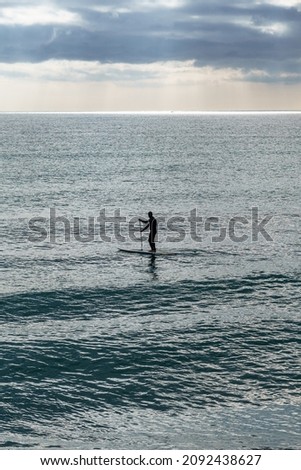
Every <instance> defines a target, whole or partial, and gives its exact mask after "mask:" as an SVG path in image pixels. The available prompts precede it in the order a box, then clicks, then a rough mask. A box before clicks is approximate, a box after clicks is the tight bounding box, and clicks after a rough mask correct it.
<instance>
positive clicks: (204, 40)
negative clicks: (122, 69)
mask: <svg viewBox="0 0 301 470" xmlns="http://www.w3.org/2000/svg"><path fill="white" fill-rule="evenodd" d="M13 3H14V4H15V5H19V6H23V7H24V6H28V4H29V2H27V1H26V2H25V1H24V2H22V1H19V2H10V3H8V2H0V7H4V6H5V5H6V6H8V5H9V6H10V7H12V6H13ZM31 3H35V2H31ZM41 3H42V4H43V2H36V5H41ZM54 3H55V2H53V5H54ZM56 4H57V8H61V9H62V8H64V9H68V10H69V11H71V12H73V13H76V14H78V15H80V17H81V18H82V23H81V24H80V25H77V26H75V25H72V24H69V25H68V24H65V25H57V24H52V25H51V24H49V25H33V26H22V25H0V61H1V62H9V63H12V62H19V61H28V62H39V61H44V60H48V59H53V58H55V59H73V60H75V59H76V60H87V61H90V60H98V61H102V62H113V63H114V62H127V63H131V64H134V63H150V62H154V61H162V60H164V61H165V60H195V61H196V64H197V65H199V66H205V65H210V66H213V67H232V68H242V69H244V70H245V71H246V72H247V71H248V70H254V69H261V70H264V71H266V73H267V75H266V76H267V77H268V78H266V80H271V79H273V76H274V77H279V76H280V75H281V74H282V75H283V74H289V73H291V74H296V75H297V74H300V75H301V70H300V64H301V62H300V59H301V27H300V26H301V13H300V11H298V10H297V8H285V7H281V6H276V5H271V4H258V3H256V2H255V1H253V0H245V1H235V0H229V1H228V2H224V1H223V0H220V1H217V0H211V1H210V0H207V1H201V0H200V1H198V0H193V1H192V0H187V1H186V2H183V3H182V5H181V6H179V7H175V8H165V7H164V6H162V4H161V6H160V3H159V4H158V6H157V7H156V6H155V5H156V4H153V6H152V7H151V8H147V7H145V8H144V3H143V2H139V1H138V0H136V1H135V0H128V1H127V0H123V1H122V0H116V1H114V2H112V1H109V0H108V1H105V0H103V1H96V0H95V1H93V0H86V1H85V2H83V1H82V0H75V1H74V0H63V1H59V2H56ZM112 5H113V7H114V8H112ZM149 5H150V3H149ZM101 6H102V7H107V9H108V10H107V11H103V12H101V11H95V10H93V8H94V7H98V8H99V7H101ZM125 8H126V10H125ZM120 9H122V10H120ZM256 79H257V80H258V77H257V78H256ZM275 79H276V78H275ZM261 80H262V78H261Z"/></svg>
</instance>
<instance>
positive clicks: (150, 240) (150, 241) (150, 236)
mask: <svg viewBox="0 0 301 470" xmlns="http://www.w3.org/2000/svg"><path fill="white" fill-rule="evenodd" d="M148 243H149V246H150V249H151V250H152V249H153V247H152V234H151V233H150V234H149V236H148Z"/></svg>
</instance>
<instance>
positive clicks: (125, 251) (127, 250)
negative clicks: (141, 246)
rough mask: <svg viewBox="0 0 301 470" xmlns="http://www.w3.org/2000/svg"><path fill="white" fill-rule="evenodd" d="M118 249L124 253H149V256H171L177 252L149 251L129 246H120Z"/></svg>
mask: <svg viewBox="0 0 301 470" xmlns="http://www.w3.org/2000/svg"><path fill="white" fill-rule="evenodd" d="M118 251H122V252H123V253H129V254H136V255H148V256H170V255H175V254H176V253H173V252H171V251H170V252H168V251H147V250H130V249H127V248H118Z"/></svg>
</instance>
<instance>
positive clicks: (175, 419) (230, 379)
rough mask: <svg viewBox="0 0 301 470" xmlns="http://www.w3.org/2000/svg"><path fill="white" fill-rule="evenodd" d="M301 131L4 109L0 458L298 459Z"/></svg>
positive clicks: (227, 121)
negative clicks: (125, 453) (34, 451)
mask: <svg viewBox="0 0 301 470" xmlns="http://www.w3.org/2000/svg"><path fill="white" fill-rule="evenodd" d="M300 126H301V115H300V114H251V115H249V114H232V115H231V114H230V115H223V114H215V115H210V114H208V115H109V114H108V115H97V114H92V115H68V114H38V115H37V114H26V115H22V114H2V115H0V134H1V139H0V159H1V168H2V171H1V176H0V179H1V213H2V216H1V245H0V250H1V261H0V263H1V266H0V267H1V273H2V274H3V275H2V276H1V277H2V279H3V281H4V282H3V283H2V284H1V299H0V306H1V309H0V327H1V349H0V390H1V393H0V420H1V427H0V446H1V447H2V448H40V449H48V448H62V449H92V448H103V449H153V448H157V449H172V448H175V449H181V448H182V449H184V448H185V449H231V448H232V449H233V448H237V449H244V448H254V449H300V447H301V445H300V431H301V423H300V383H301V375H300V307H301V295H300V287H301V270H300V255H301V237H300V228H301V227H300V215H301V213H300V152H301V134H300ZM252 208H253V209H252ZM254 208H256V210H257V211H258V214H259V215H258V217H259V220H260V221H261V220H263V219H264V218H265V217H266V218H267V219H266V220H268V222H267V224H266V225H265V228H266V231H267V234H268V235H269V236H268V237H265V236H264V235H263V233H259V234H258V236H256V233H254V229H253V231H252V226H253V228H254V218H255V215H254V214H255V212H254ZM103 209H105V212H106V215H107V216H109V217H112V216H113V215H114V211H116V210H119V211H120V214H121V216H122V217H124V218H125V221H123V222H122V223H121V225H120V227H116V226H115V228H114V225H113V223H112V222H108V223H107V224H106V227H105V228H106V230H104V227H103V226H102V228H101V227H99V225H100V224H101V221H97V217H98V216H99V213H100V211H102V210H103ZM50 210H52V211H53V210H55V215H56V217H65V225H64V223H63V222H62V221H59V220H57V221H56V224H55V229H56V232H55V237H54V236H53V232H52V238H51V236H50V231H51V227H50V222H49V220H50ZM149 210H152V211H153V212H154V214H155V215H156V216H157V217H158V218H160V223H159V241H158V247H159V249H162V250H165V251H170V252H172V253H173V256H167V257H159V256H158V257H141V256H139V255H137V256H136V255H131V254H126V253H121V252H118V247H120V246H122V247H127V248H135V249H140V239H139V235H138V234H137V232H135V231H134V230H135V226H132V225H131V226H130V228H129V221H130V220H132V219H133V218H135V217H137V216H139V217H146V215H147V212H148V211H149ZM191 211H196V214H197V215H198V216H199V217H202V220H200V221H199V222H198V224H197V233H196V234H195V235H197V237H198V238H197V239H196V236H194V234H193V227H192V223H191V220H190V219H189V217H191V214H192V212H191ZM52 213H53V212H52ZM36 217H39V218H42V219H40V221H35V222H34V226H35V228H36V231H34V230H33V218H36ZM172 217H174V218H175V219H172ZM234 217H240V219H236V225H235V227H234V229H233V226H232V229H231V220H232V221H233V218H234ZM76 218H80V221H79V222H78V223H79V229H78V231H77V228H76V223H77V222H75V228H74V221H75V220H76ZM89 218H90V221H91V219H93V227H94V233H93V231H91V230H90V232H89V231H88V223H89ZM69 223H70V231H69V232H68V231H66V230H64V228H66V226H68V224H69ZM252 224H253V225H252ZM255 226H256V224H255ZM137 227H138V224H136V228H137ZM52 228H53V226H52ZM67 228H68V227H67ZM221 229H225V233H224V232H221ZM43 230H44V232H43ZM119 232H120V233H119ZM221 233H222V234H223V233H224V235H225V236H222V237H221V240H220V241H217V237H219V235H221ZM43 234H44V235H45V236H43ZM243 235H246V237H247V238H246V239H244V240H243V241H242V240H240V241H238V240H237V237H241V236H243ZM120 236H123V237H124V241H121V239H120ZM134 236H136V238H137V240H136V241H135V239H134ZM105 237H108V238H110V240H108V239H107V238H105ZM235 237H236V238H235ZM69 238H70V240H69ZM79 239H80V240H81V241H80V240H79ZM146 239H147V236H146ZM146 239H145V240H144V241H143V245H144V247H145V248H146V247H147V240H146ZM172 239H176V240H174V241H173V240H172ZM179 239H180V240H179ZM84 240H85V241H84Z"/></svg>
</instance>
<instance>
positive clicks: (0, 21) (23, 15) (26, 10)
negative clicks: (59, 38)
mask: <svg viewBox="0 0 301 470" xmlns="http://www.w3.org/2000/svg"><path fill="white" fill-rule="evenodd" d="M81 22H82V21H81V18H80V16H79V14H78V13H73V12H71V11H68V10H64V9H58V8H55V7H49V6H41V5H37V6H34V5H32V6H27V7H26V6H24V7H22V6H15V7H3V8H0V25H13V26H15V25H23V26H32V25H37V24H38V25H48V24H53V25H54V24H58V25H73V24H81Z"/></svg>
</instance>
